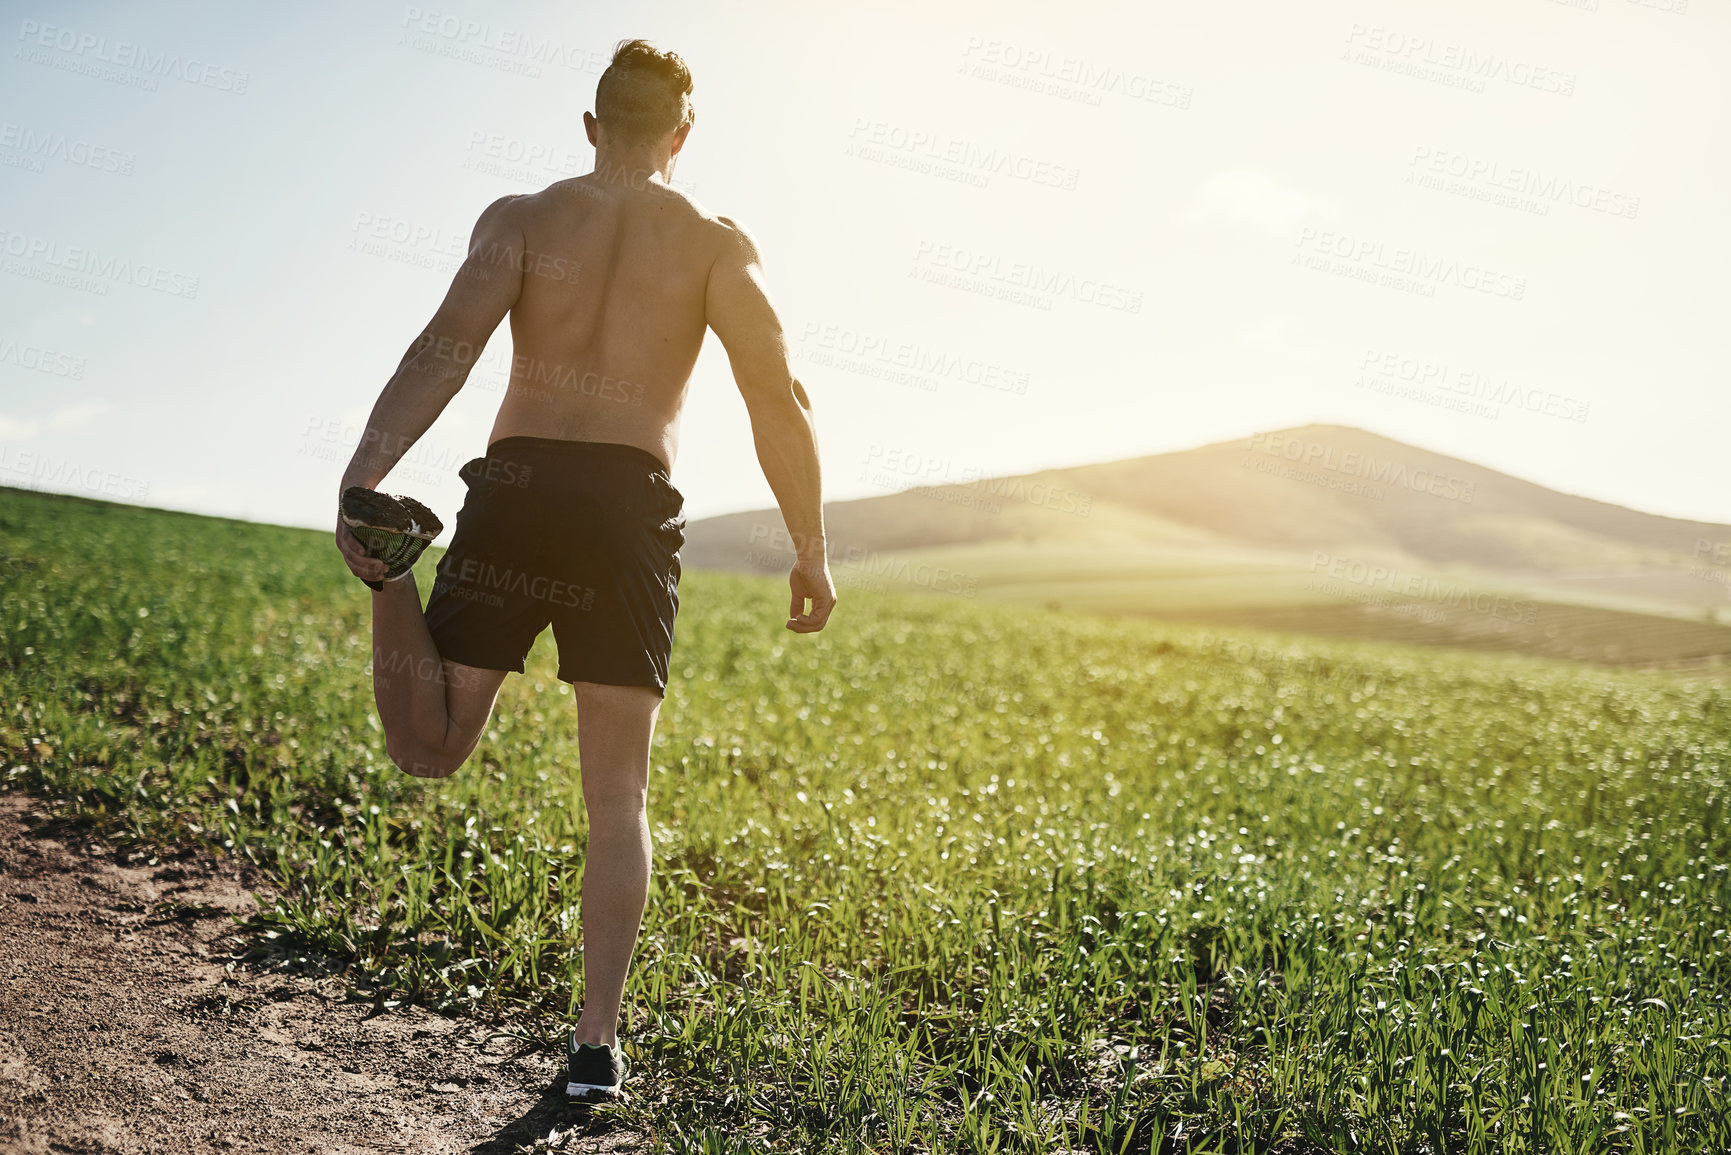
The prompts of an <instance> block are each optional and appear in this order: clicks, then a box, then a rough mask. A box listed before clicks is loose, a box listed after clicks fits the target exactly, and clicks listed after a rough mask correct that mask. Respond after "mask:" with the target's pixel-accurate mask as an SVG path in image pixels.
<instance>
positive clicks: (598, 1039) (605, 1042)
mask: <svg viewBox="0 0 1731 1155" xmlns="http://www.w3.org/2000/svg"><path fill="white" fill-rule="evenodd" d="M571 1038H572V1040H573V1041H574V1042H575V1043H576V1044H577V1045H578V1046H582V1045H583V1044H584V1043H593V1044H596V1045H598V1046H603V1047H617V1046H618V1045H619V1036H618V1034H617V1033H611V1034H610V1033H608V1032H606V1031H603V1030H601V1029H600V1028H599V1027H586V1026H584V1025H583V1024H582V1023H581V1022H579V1023H578V1024H577V1025H576V1026H575V1027H572V1028H571Z"/></svg>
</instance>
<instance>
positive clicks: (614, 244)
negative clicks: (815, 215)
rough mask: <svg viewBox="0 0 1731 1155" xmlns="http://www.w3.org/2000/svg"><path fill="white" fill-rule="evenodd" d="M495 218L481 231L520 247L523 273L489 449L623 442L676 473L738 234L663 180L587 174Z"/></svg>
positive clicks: (502, 208) (516, 200)
mask: <svg viewBox="0 0 1731 1155" xmlns="http://www.w3.org/2000/svg"><path fill="white" fill-rule="evenodd" d="M489 213H490V214H491V215H496V216H497V217H498V218H499V219H498V220H497V221H496V222H494V221H489V220H486V219H485V218H484V220H483V227H485V228H487V229H488V230H489V233H492V232H497V233H499V234H501V241H502V243H505V244H520V245H521V252H522V263H521V266H520V267H521V268H522V269H523V278H522V287H521V290H520V292H519V294H518V297H517V301H516V304H515V305H514V306H513V307H512V309H511V340H512V343H513V353H512V358H511V381H510V388H509V390H508V392H507V393H506V394H505V399H504V402H503V403H502V404H501V405H500V407H499V415H498V418H497V420H496V421H495V422H494V424H493V432H492V435H491V437H490V438H489V440H492V441H497V440H499V439H500V438H503V437H511V436H536V437H557V438H565V439H569V440H574V441H610V442H618V443H621V444H625V445H635V446H637V447H639V448H641V449H646V450H648V451H649V452H650V453H653V454H654V455H655V456H656V457H658V458H660V459H661V460H662V461H663V462H664V463H665V464H667V465H668V466H670V467H671V466H672V464H673V459H674V457H675V455H676V454H677V452H678V441H679V415H680V410H681V408H682V407H683V405H684V401H685V393H686V384H687V382H688V381H689V379H690V377H691V370H692V366H693V365H695V364H696V362H697V354H698V351H699V350H700V349H701V348H702V346H703V336H704V332H705V330H706V329H707V328H708V313H707V300H706V298H707V295H708V291H709V288H710V273H711V270H712V269H713V268H714V266H715V264H716V261H717V260H718V259H722V260H725V259H727V258H728V257H729V256H730V255H733V254H736V253H737V252H738V250H739V247H740V241H741V237H740V234H739V232H738V231H737V230H736V229H735V228H734V227H733V226H732V225H731V224H730V223H729V222H727V221H725V220H723V219H721V218H718V217H715V216H712V215H710V214H708V213H706V212H704V211H703V209H702V208H700V207H699V206H698V205H697V204H695V203H694V202H693V201H691V200H690V199H689V198H688V197H686V196H685V195H684V194H683V193H681V192H679V191H678V190H676V189H673V188H671V187H669V186H668V185H666V184H664V183H662V182H661V181H659V180H657V179H655V177H654V176H649V177H644V178H640V179H637V180H628V179H620V180H611V181H609V180H604V179H602V178H600V177H598V176H597V175H596V174H594V173H591V174H589V175H587V176H582V177H577V178H575V179H572V180H564V181H559V182H558V183H556V184H554V185H551V186H549V187H548V188H546V189H545V190H543V191H541V192H539V193H534V194H531V195H528V196H520V197H511V198H508V199H506V200H505V201H502V202H499V203H498V204H496V205H495V206H493V208H492V209H490V210H489ZM478 231H479V230H478ZM513 234H515V236H513ZM516 236H520V237H521V240H520V242H519V241H517V240H516V239H515V238H516ZM718 287H719V286H718Z"/></svg>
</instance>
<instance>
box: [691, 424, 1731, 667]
mask: <svg viewBox="0 0 1731 1155" xmlns="http://www.w3.org/2000/svg"><path fill="white" fill-rule="evenodd" d="M901 464H902V463H901V461H900V459H899V458H897V457H895V456H893V455H891V454H889V453H887V452H886V453H885V454H884V455H883V459H882V461H881V462H878V463H875V464H874V465H872V466H870V467H868V469H867V477H866V479H867V480H870V481H873V483H874V484H879V485H881V486H884V487H885V488H890V489H897V490H901V492H896V493H893V494H890V495H887V496H884V497H875V498H868V499H863V500H858V501H845V502H837V503H834V504H832V505H830V506H829V507H828V508H827V509H826V515H825V516H826V520H827V528H828V532H829V539H830V546H831V552H832V564H834V565H835V566H836V568H837V569H838V571H840V570H847V571H849V577H850V579H851V580H854V581H855V583H856V584H857V585H859V586H861V587H863V588H867V589H872V588H884V589H889V588H897V587H899V588H906V589H913V590H919V589H922V588H927V589H929V588H941V589H943V590H945V591H947V592H964V593H967V594H969V595H971V596H972V595H977V596H983V597H989V598H993V599H997V600H1011V601H1027V602H1038V603H1044V604H1048V605H1059V606H1063V607H1065V608H1076V609H1086V610H1090V611H1094V612H1103V613H1125V614H1137V615H1145V616H1152V617H1160V618H1165V619H1168V620H1180V621H1185V620H1188V621H1212V622H1218V623H1222V624H1237V625H1246V626H1266V625H1271V624H1272V625H1277V626H1278V628H1281V629H1286V630H1293V631H1298V632H1303V633H1313V634H1320V635H1325V636H1336V637H1350V638H1380V639H1384V640H1389V641H1400V642H1407V643H1421V644H1441V645H1453V646H1465V647H1468V648H1482V649H1494V650H1504V651H1514V652H1523V653H1531V654H1541V655H1545V656H1551V657H1570V658H1578V659H1585V660H1590V661H1598V662H1606V663H1610V664H1623V665H1638V666H1662V665H1673V666H1679V667H1689V668H1707V667H1723V666H1725V665H1726V662H1727V660H1728V659H1731V629H1728V628H1727V626H1728V625H1731V526H1721V525H1713V524H1709V523H1705V522H1691V521H1681V520H1677V519H1674V518H1665V517H1658V516H1655V515H1652V514H1645V513H1640V512H1637V511H1635V510H1629V509H1623V508H1621V507H1618V506H1613V505H1608V504H1606V503H1604V502H1598V501H1591V500H1588V499H1586V498H1580V497H1574V496H1571V495H1569V494H1563V493H1557V492H1554V491H1552V490H1549V489H1546V488H1544V487H1543V486H1539V485H1534V484H1533V483H1531V482H1527V481H1522V480H1521V479H1519V478H1515V477H1510V476H1508V475H1507V474H1503V473H1499V472H1497V471H1496V470H1492V469H1487V468H1485V467H1483V466H1480V465H1475V464H1473V463H1471V462H1466V461H1461V460H1459V459H1456V458H1451V457H1446V456H1443V455H1441V454H1437V453H1431V452H1429V451H1426V450H1421V449H1417V448H1414V447H1412V446H1409V445H1403V444H1401V443H1399V442H1396V441H1391V440H1389V439H1387V438H1384V437H1378V436H1376V435H1374V434H1370V433H1366V432H1364V431H1362V430H1357V429H1347V428H1342V427H1338V426H1306V427H1304V428H1300V429H1290V430H1283V431H1280V432H1277V433H1270V434H1263V435H1258V436H1256V437H1252V438H1247V439H1244V440H1241V441H1234V442H1226V443H1222V444H1218V445H1209V446H1204V447H1202V448H1199V449H1193V450H1188V451H1185V452H1181V453H1168V454H1162V455H1160V456H1157V457H1146V458H1137V459H1133V460H1129V461H1118V462H1109V463H1104V464H1100V465H1090V466H1084V467H1079V468H1075V469H1064V470H1052V471H1048V472H1044V473H1038V474H1031V475H1028V476H1025V477H1012V478H994V479H986V480H981V481H976V482H972V483H970V484H966V485H919V484H918V483H919V482H922V481H925V480H929V478H928V477H927V476H926V475H925V473H924V472H922V471H915V472H913V473H912V474H907V473H906V471H905V470H900V471H898V466H900V465H901ZM792 557H793V554H792V546H791V542H790V541H788V539H787V538H786V537H785V535H784V534H782V533H781V518H780V516H779V514H777V513H776V512H775V511H773V510H765V511H757V512H751V513H742V514H732V515H728V516H725V517H718V518H711V519H708V520H706V521H703V522H700V523H698V524H697V525H695V526H693V527H692V529H691V533H690V545H689V546H688V548H687V561H688V564H690V565H694V566H705V567H709V568H713V569H721V570H729V571H734V572H746V573H752V572H756V573H767V572H771V571H774V570H778V569H779V570H785V569H786V567H787V566H788V564H790V563H791V561H792ZM934 569H941V570H942V571H943V572H944V574H946V575H949V577H950V579H951V580H947V581H944V582H942V583H940V582H938V581H936V580H933V578H932V577H931V576H930V575H931V572H932V571H933V570H934ZM1480 595H1485V596H1480ZM1499 596H1500V597H1502V598H1504V599H1505V600H1512V601H1519V602H1521V603H1523V608H1522V610H1521V611H1520V612H1518V613H1513V614H1511V613H1509V612H1507V610H1506V608H1505V607H1498V606H1496V604H1495V602H1496V599H1497V597H1499ZM1480 607H1488V608H1480ZM1415 624H1416V627H1417V628H1415Z"/></svg>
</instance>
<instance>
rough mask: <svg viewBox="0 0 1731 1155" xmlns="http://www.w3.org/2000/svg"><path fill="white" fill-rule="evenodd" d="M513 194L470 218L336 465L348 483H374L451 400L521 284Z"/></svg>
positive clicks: (373, 485)
mask: <svg viewBox="0 0 1731 1155" xmlns="http://www.w3.org/2000/svg"><path fill="white" fill-rule="evenodd" d="M516 199H517V198H516V197H514V196H508V197H501V198H500V199H498V200H496V201H494V202H493V203H492V204H490V205H488V206H487V208H486V210H485V211H483V212H482V213H481V216H480V219H479V220H477V221H476V222H475V231H474V233H473V234H471V236H470V238H469V253H468V256H467V257H466V258H464V260H463V265H462V267H461V268H459V269H458V270H457V275H456V277H455V278H454V279H453V280H452V281H451V288H450V291H449V292H447V293H446V294H445V299H444V301H443V302H441V303H440V305H439V308H438V311H437V312H435V313H434V314H433V319H432V320H431V321H429V322H427V327H426V328H425V329H423V330H422V331H421V335H420V336H418V337H416V338H415V340H414V343H413V344H411V345H410V346H409V351H408V352H407V353H406V354H404V355H403V360H402V362H401V363H400V364H399V365H398V366H397V371H396V372H395V373H393V374H391V379H390V380H389V381H388V382H386V383H385V388H384V391H383V392H381V393H380V394H379V399H378V401H377V402H376V403H375V404H374V405H373V411H372V414H371V415H370V416H369V417H368V418H367V428H366V430H365V432H364V433H362V435H361V441H360V444H359V445H357V446H356V447H355V453H354V457H353V458H352V459H351V460H350V461H349V465H348V468H347V469H346V470H344V471H343V479H342V484H341V486H340V487H339V489H338V491H337V492H338V495H339V497H340V496H341V493H342V491H343V490H345V489H347V488H348V487H349V486H351V485H360V486H364V487H366V488H367V489H377V488H378V487H379V484H380V483H381V482H382V481H384V479H385V475H386V474H388V473H389V472H390V471H391V468H392V467H393V466H394V465H396V463H397V462H398V461H399V460H401V459H402V457H403V455H404V454H406V453H408V451H409V450H410V449H411V448H412V447H413V446H414V444H415V442H416V441H418V440H420V438H421V435H422V434H424V433H425V432H426V431H427V429H428V428H429V427H431V425H432V424H433V422H434V421H435V420H436V419H437V418H438V416H439V414H440V413H442V412H444V410H445V406H446V405H449V404H450V402H451V398H453V397H455V396H456V395H457V391H458V390H460V389H461V388H462V387H463V382H464V381H466V380H467V379H468V376H469V371H470V370H471V369H473V368H474V367H475V362H476V361H477V360H479V359H480V356H481V351H482V350H483V349H485V348H486V347H487V341H488V339H489V338H491V337H492V335H493V331H494V330H495V329H497V328H498V327H499V322H500V321H502V320H504V318H505V315H506V314H507V313H509V312H510V311H511V307H512V306H513V305H515V304H516V303H517V296H518V294H519V293H520V292H521V291H522V288H523V271H522V270H523V229H522V225H521V223H520V221H519V219H518V217H519V213H518V211H517V210H515V209H514V207H513V205H512V202H513V201H515V200H516Z"/></svg>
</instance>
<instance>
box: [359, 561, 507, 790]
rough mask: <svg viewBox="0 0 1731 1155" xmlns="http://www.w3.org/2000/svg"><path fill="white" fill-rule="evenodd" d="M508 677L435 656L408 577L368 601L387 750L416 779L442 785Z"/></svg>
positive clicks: (377, 693) (470, 750)
mask: <svg viewBox="0 0 1731 1155" xmlns="http://www.w3.org/2000/svg"><path fill="white" fill-rule="evenodd" d="M507 672H508V671H505V670H482V669H477V668H476V667H474V666H465V665H462V664H461V663H458V662H453V661H449V660H447V659H443V658H441V657H440V656H439V648H438V647H437V646H436V645H434V644H433V635H432V634H431V633H430V632H428V630H427V622H426V618H425V617H423V616H422V613H421V598H420V595H419V593H418V592H417V591H416V589H415V578H414V575H413V574H410V575H409V576H408V577H405V578H403V579H401V580H400V581H394V582H386V583H385V588H384V589H382V590H380V591H378V592H377V593H375V594H374V595H373V698H374V700H375V701H376V702H377V703H378V706H379V722H380V724H382V725H383V726H384V728H385V750H386V752H387V753H388V754H389V755H390V757H391V761H393V762H395V763H396V764H397V765H398V766H399V767H401V768H402V769H403V770H405V771H407V772H408V773H410V774H413V775H415V776H416V777H419V778H444V777H446V776H447V775H449V774H451V773H453V772H454V771H455V770H456V769H457V767H459V766H461V765H462V764H463V763H464V761H465V760H467V759H468V757H469V755H470V754H471V753H473V752H474V749H475V746H476V744H477V743H479V742H480V740H481V731H482V730H484V729H485V728H486V726H487V718H488V717H489V716H490V715H491V714H492V712H493V702H494V700H495V699H497V698H498V696H499V687H500V685H501V684H503V683H504V681H505V674H506V673H507Z"/></svg>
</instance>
